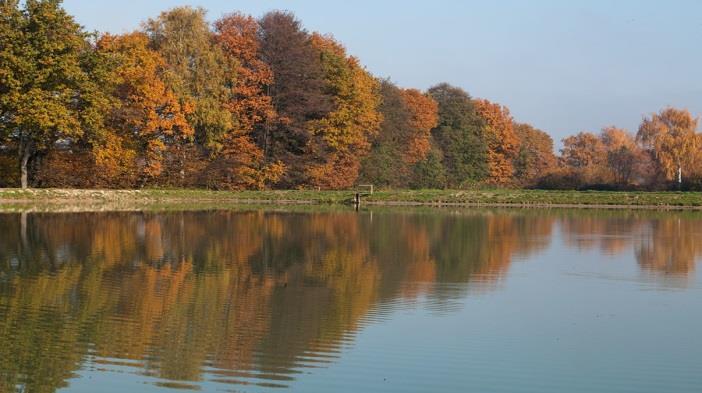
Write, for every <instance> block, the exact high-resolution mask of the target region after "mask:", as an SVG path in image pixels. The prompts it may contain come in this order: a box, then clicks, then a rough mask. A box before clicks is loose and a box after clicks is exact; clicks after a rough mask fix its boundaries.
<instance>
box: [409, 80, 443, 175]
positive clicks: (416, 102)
mask: <svg viewBox="0 0 702 393" xmlns="http://www.w3.org/2000/svg"><path fill="white" fill-rule="evenodd" d="M400 92H401V95H402V99H403V101H404V102H405V106H406V107H407V110H408V111H409V114H410V118H409V126H410V127H409V129H410V130H411V131H413V132H412V134H411V135H408V138H407V140H406V141H405V143H407V148H406V151H405V153H404V161H405V162H406V163H408V164H415V163H417V162H419V161H422V160H424V159H425V158H426V156H427V154H428V153H429V150H431V130H432V129H433V128H434V127H436V125H437V124H438V121H439V104H437V103H436V101H434V100H433V99H432V98H431V97H429V96H428V95H426V94H423V93H422V92H420V91H419V90H417V89H402V90H401V91H400Z"/></svg>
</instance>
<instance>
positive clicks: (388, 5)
mask: <svg viewBox="0 0 702 393" xmlns="http://www.w3.org/2000/svg"><path fill="white" fill-rule="evenodd" d="M186 4H187V5H194V6H202V7H204V8H206V9H208V10H209V17H210V19H216V18H218V17H220V16H221V15H223V14H225V13H227V12H231V11H233V10H241V11H243V12H246V13H249V14H252V15H254V16H260V15H262V14H263V13H265V12H266V11H268V10H271V9H286V10H290V11H293V12H294V13H295V14H296V15H297V16H298V17H299V18H300V19H301V20H302V21H303V23H304V25H305V27H306V28H307V29H309V30H315V31H319V32H322V33H332V34H333V35H334V36H335V37H336V38H337V39H339V40H340V41H342V42H343V43H344V44H345V45H346V47H347V48H348V50H349V52H350V53H351V54H354V55H356V56H358V57H359V58H360V59H361V60H362V62H363V63H364V64H365V65H366V66H367V67H368V69H369V70H370V71H371V72H373V73H374V74H375V75H378V76H383V77H391V79H392V80H393V81H395V82H396V83H398V84H399V85H401V86H404V87H418V88H421V89H426V88H428V87H430V86H431V85H433V84H435V83H438V82H442V81H446V82H449V83H452V84H455V85H458V86H461V87H463V88H465V89H466V90H467V91H468V92H469V93H470V94H471V95H473V96H475V97H483V98H488V99H490V100H494V101H497V102H500V103H502V104H505V105H507V106H508V107H509V108H510V109H511V110H512V114H513V115H514V117H515V118H516V119H517V120H520V121H525V122H528V123H531V124H533V125H535V126H537V127H539V128H541V129H543V130H545V131H547V132H549V133H550V134H551V135H552V136H553V137H554V139H555V140H556V143H557V146H558V145H560V139H561V138H563V137H564V136H566V135H569V134H572V133H575V132H578V131H582V130H590V131H598V130H599V129H601V128H602V127H603V126H606V125H617V126H620V127H624V128H627V129H629V130H631V131H635V130H636V128H637V127H638V124H639V122H640V120H641V118H642V116H643V115H645V114H648V113H650V112H653V111H657V110H658V109H660V108H662V107H664V106H667V105H673V106H678V107H684V108H688V109H690V110H691V111H692V112H693V113H694V114H697V115H701V114H702V1H700V0H666V1H664V0H655V1H654V0H618V1H615V0H609V1H607V0H581V1H562V0H531V1H528V0H521V1H519V0H500V1H471V0H421V1H419V0H404V1H401V0H397V1H390V0H372V1H371V0H354V1H335V0H326V1H323V0H287V1H286V0H247V1H241V0H228V1H224V0H158V1H155V0H121V1H103V0H65V2H64V6H65V8H66V9H67V10H68V11H69V12H70V13H71V14H73V15H74V16H76V18H77V20H78V22H79V23H81V24H83V25H84V26H85V27H86V28H88V29H90V30H99V31H109V32H113V33H120V32H126V31H129V30H132V29H135V28H138V27H139V24H140V22H141V21H143V20H144V19H147V18H149V17H153V16H156V15H158V13H159V12H160V11H162V10H165V9H168V8H170V7H173V6H177V5H186Z"/></svg>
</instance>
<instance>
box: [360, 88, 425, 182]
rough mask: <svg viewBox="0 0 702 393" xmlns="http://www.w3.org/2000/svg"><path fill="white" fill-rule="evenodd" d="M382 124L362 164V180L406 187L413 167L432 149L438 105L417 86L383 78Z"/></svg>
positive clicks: (410, 179)
mask: <svg viewBox="0 0 702 393" xmlns="http://www.w3.org/2000/svg"><path fill="white" fill-rule="evenodd" d="M380 92H381V97H382V100H381V104H380V107H379V110H380V113H381V115H382V119H383V120H382V123H381V124H380V131H379V133H378V135H377V136H376V137H375V138H373V148H372V150H371V154H370V155H369V157H368V158H367V159H366V160H365V161H364V163H363V179H364V181H367V182H371V183H373V184H375V185H378V186H387V187H395V188H403V187H407V186H409V185H410V183H412V182H413V180H412V177H413V167H414V166H415V165H418V164H419V163H420V162H423V161H424V160H425V159H426V158H427V156H428V154H429V151H430V150H431V148H432V143H433V142H432V136H431V130H432V129H433V128H434V127H436V123H437V119H438V105H437V104H436V102H435V101H434V100H433V99H432V98H431V97H429V96H428V95H425V94H423V93H421V92H420V91H419V90H415V89H402V88H399V87H397V86H395V85H394V84H393V83H392V82H390V81H389V80H383V81H381V89H380Z"/></svg>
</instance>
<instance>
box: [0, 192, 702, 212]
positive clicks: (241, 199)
mask: <svg viewBox="0 0 702 393" xmlns="http://www.w3.org/2000/svg"><path fill="white" fill-rule="evenodd" d="M354 193H355V191H312V190H288V191H234V192H229V191H207V190H189V189H145V190H65V189H32V190H20V189H0V205H9V204H27V203H30V204H37V203H46V204H56V203H62V204H66V203H92V204H103V203H112V204H114V203H130V204H154V203H162V204H193V203H209V204H213V205H217V204H218V203H223V204H224V203H226V204H234V203H267V204H270V203H274V204H348V203H351V201H352V200H353V196H354ZM363 203H364V204H386V205H428V206H446V205H448V206H454V205H455V206H458V205H465V206H474V205H486V206H503V205H505V206H511V205H515V206H568V207H578V206H583V207H658V208H702V193H699V192H638V191H637V192H614V191H544V190H510V189H494V190H389V191H377V192H375V193H374V194H373V195H364V196H363Z"/></svg>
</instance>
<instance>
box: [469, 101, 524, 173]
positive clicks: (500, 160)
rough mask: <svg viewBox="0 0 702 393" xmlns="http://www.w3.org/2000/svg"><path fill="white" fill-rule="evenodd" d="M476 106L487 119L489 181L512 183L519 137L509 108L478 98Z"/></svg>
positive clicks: (479, 112) (486, 137) (485, 134)
mask: <svg viewBox="0 0 702 393" xmlns="http://www.w3.org/2000/svg"><path fill="white" fill-rule="evenodd" d="M475 108H476V111H477V112H478V114H479V115H480V116H481V117H482V118H483V119H484V120H485V127H484V129H483V136H484V138H485V141H486V144H487V159H488V170H489V172H490V178H489V181H490V182H491V183H495V184H507V183H510V182H511V181H512V180H513V176H514V166H513V165H512V161H513V160H514V159H515V158H516V157H517V154H518V153H519V138H518V137H517V134H516V133H515V132H514V128H513V127H512V116H511V115H510V114H509V109H507V107H505V106H502V105H499V104H495V103H492V102H490V101H488V100H476V102H475Z"/></svg>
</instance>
